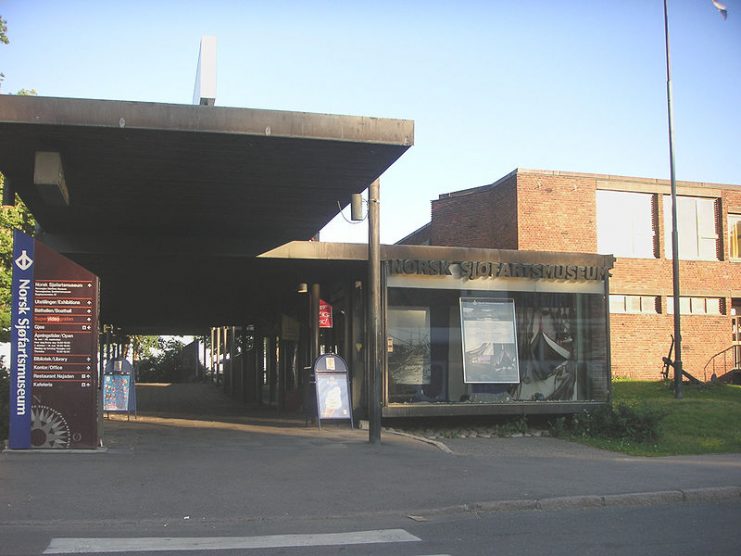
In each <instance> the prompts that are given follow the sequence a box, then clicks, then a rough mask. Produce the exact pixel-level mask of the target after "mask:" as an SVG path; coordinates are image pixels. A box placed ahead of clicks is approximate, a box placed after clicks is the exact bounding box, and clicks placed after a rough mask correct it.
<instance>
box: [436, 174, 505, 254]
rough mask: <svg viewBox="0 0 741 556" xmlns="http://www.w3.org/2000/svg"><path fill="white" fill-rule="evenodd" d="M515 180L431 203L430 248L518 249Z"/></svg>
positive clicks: (503, 181) (442, 198)
mask: <svg viewBox="0 0 741 556" xmlns="http://www.w3.org/2000/svg"><path fill="white" fill-rule="evenodd" d="M516 179H517V177H516V175H515V174H512V175H510V176H508V177H507V178H505V179H503V180H502V181H500V182H499V183H497V184H495V185H492V186H489V187H484V188H477V189H475V190H471V191H470V192H461V193H457V194H454V195H451V196H449V197H441V198H440V199H437V200H434V201H432V222H431V225H430V243H431V245H446V246H451V247H456V246H457V247H481V248H488V249H517V181H516Z"/></svg>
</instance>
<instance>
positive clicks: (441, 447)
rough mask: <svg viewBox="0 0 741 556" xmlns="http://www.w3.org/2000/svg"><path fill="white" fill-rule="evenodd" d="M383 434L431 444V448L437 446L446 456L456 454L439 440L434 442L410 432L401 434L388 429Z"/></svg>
mask: <svg viewBox="0 0 741 556" xmlns="http://www.w3.org/2000/svg"><path fill="white" fill-rule="evenodd" d="M383 432H384V433H386V434H395V435H397V436H403V437H405V438H411V439H412V440H417V441H418V442H424V443H425V444H430V445H431V446H435V448H437V449H438V450H441V451H443V452H445V453H446V454H450V455H455V452H453V450H451V449H450V448H448V447H447V446H446V445H445V444H443V443H442V442H439V441H437V440H432V439H431V438H425V437H424V436H417V435H416V434H410V433H408V432H401V431H397V430H389V429H386V428H384V429H383Z"/></svg>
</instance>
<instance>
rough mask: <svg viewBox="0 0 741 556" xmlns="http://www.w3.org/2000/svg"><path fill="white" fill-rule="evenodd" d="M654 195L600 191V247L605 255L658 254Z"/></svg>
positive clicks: (648, 255)
mask: <svg viewBox="0 0 741 556" xmlns="http://www.w3.org/2000/svg"><path fill="white" fill-rule="evenodd" d="M652 198H653V195H651V194H647V193H633V192H629V191H603V190H598V191H597V251H598V252H599V253H603V254H605V255H607V254H610V255H615V256H616V257H631V258H646V259H649V258H654V256H655V254H654V237H655V230H654V218H653V203H652Z"/></svg>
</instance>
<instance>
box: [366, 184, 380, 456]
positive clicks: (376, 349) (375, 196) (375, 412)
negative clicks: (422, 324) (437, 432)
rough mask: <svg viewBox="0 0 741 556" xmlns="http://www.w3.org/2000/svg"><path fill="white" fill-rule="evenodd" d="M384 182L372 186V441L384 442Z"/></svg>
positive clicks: (369, 298) (369, 412)
mask: <svg viewBox="0 0 741 556" xmlns="http://www.w3.org/2000/svg"><path fill="white" fill-rule="evenodd" d="M380 190H381V187H380V182H379V181H378V180H376V181H374V182H373V183H372V184H371V185H370V187H369V188H368V332H367V334H368V338H367V340H366V343H367V344H368V358H369V361H368V372H369V378H370V381H369V388H368V390H369V392H368V394H369V400H368V441H369V442H370V443H371V444H379V443H380V442H381V356H380V353H381V350H380V348H381V344H382V343H381V342H380V340H379V334H380V330H381V327H380V318H381V240H380V230H381V227H380Z"/></svg>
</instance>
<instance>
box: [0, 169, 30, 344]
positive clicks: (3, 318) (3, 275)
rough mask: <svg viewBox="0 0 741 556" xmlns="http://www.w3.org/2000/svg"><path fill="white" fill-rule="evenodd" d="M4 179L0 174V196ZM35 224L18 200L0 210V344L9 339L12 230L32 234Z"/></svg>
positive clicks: (26, 209)
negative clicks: (13, 204)
mask: <svg viewBox="0 0 741 556" xmlns="http://www.w3.org/2000/svg"><path fill="white" fill-rule="evenodd" d="M4 189H5V178H4V177H3V175H2V174H0V195H2V193H3V191H4ZM35 226H36V222H35V221H34V218H33V216H32V215H31V212H30V211H29V210H28V208H27V207H26V205H24V204H23V202H22V201H21V200H20V199H16V203H15V206H12V207H2V209H0V342H7V341H9V339H10V301H11V299H10V296H11V292H10V284H11V278H12V277H13V230H14V229H18V230H21V231H22V232H25V233H27V234H29V235H31V234H33V231H34V228H35Z"/></svg>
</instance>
